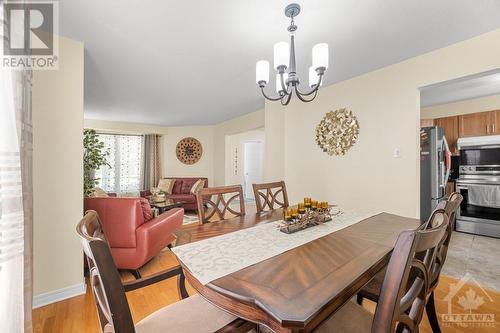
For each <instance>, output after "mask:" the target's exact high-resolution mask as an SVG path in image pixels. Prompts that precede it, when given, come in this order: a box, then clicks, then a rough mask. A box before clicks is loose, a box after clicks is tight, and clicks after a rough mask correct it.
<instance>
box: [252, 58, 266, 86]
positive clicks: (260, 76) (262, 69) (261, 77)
mask: <svg viewBox="0 0 500 333" xmlns="http://www.w3.org/2000/svg"><path fill="white" fill-rule="evenodd" d="M262 81H264V82H265V83H268V82H269V61H267V60H259V61H257V64H256V65H255V82H257V83H259V82H262Z"/></svg>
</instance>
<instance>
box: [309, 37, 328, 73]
mask: <svg viewBox="0 0 500 333" xmlns="http://www.w3.org/2000/svg"><path fill="white" fill-rule="evenodd" d="M312 65H313V68H314V69H318V68H324V69H325V70H326V69H327V68H328V44H326V43H320V44H316V45H314V46H313V48H312Z"/></svg>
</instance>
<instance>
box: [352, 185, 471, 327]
mask: <svg viewBox="0 0 500 333" xmlns="http://www.w3.org/2000/svg"><path fill="white" fill-rule="evenodd" d="M462 200H463V197H462V195H461V194H460V193H458V192H453V193H452V194H451V195H450V197H449V198H448V199H447V200H445V201H441V202H440V203H439V204H438V206H437V207H436V211H437V210H444V211H445V214H446V215H447V216H448V217H449V223H448V226H447V230H446V235H447V237H446V239H444V240H443V243H442V244H440V251H439V258H438V262H437V263H436V271H435V272H434V273H433V277H432V278H431V285H430V287H431V289H432V290H431V294H430V297H429V299H428V301H427V303H426V308H427V311H426V313H427V317H428V318H429V322H430V324H431V328H432V330H433V332H434V333H439V332H440V331H441V330H440V328H439V322H438V320H437V317H436V311H435V303H434V289H435V288H436V287H437V284H438V282H439V274H440V273H441V269H442V267H443V265H444V262H445V260H446V255H447V253H448V246H449V243H450V240H451V235H452V232H453V230H454V228H455V227H454V226H455V219H456V211H457V209H458V208H459V206H460V204H461V203H462ZM431 220H432V215H431V218H429V220H428V221H427V223H424V224H423V225H422V227H423V228H429V227H432V223H430V222H431ZM385 274H386V270H385V269H384V270H382V271H380V272H379V273H378V274H377V275H375V277H373V279H371V280H370V282H368V283H367V284H366V285H365V286H364V287H363V289H361V290H360V291H359V293H358V295H357V302H358V304H362V302H363V299H365V298H366V299H369V300H371V301H373V302H378V301H379V296H380V290H381V288H382V283H383V281H384V276H385Z"/></svg>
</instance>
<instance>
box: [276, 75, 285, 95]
mask: <svg viewBox="0 0 500 333" xmlns="http://www.w3.org/2000/svg"><path fill="white" fill-rule="evenodd" d="M287 79H288V73H283V83H284V84H285V89H286V80H287ZM280 91H283V87H282V86H281V78H280V74H276V92H277V93H278V94H279V92H280Z"/></svg>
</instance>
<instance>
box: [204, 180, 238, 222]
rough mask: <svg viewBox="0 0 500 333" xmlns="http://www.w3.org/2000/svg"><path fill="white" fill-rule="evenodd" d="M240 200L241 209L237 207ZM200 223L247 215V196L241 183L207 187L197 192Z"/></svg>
mask: <svg viewBox="0 0 500 333" xmlns="http://www.w3.org/2000/svg"><path fill="white" fill-rule="evenodd" d="M236 200H238V201H239V211H238V210H237V208H236V207H235V204H236V203H237V202H236ZM196 201H197V205H198V217H199V223H200V224H202V223H207V222H216V221H220V220H225V219H228V218H231V217H236V216H244V215H245V198H244V197H243V187H242V186H241V185H231V186H222V187H207V188H203V189H201V190H199V191H198V193H196Z"/></svg>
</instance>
